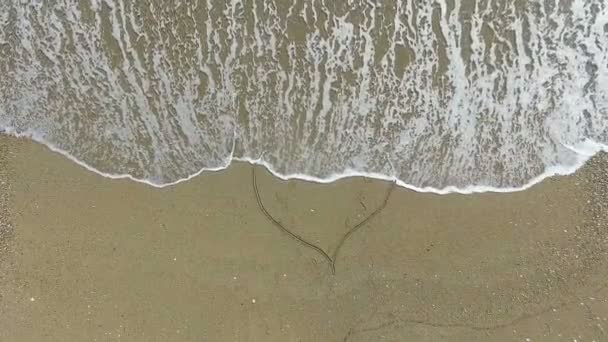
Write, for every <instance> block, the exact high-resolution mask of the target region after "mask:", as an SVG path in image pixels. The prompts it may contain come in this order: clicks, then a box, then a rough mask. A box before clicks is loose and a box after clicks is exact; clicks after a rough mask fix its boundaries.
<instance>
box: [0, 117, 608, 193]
mask: <svg viewBox="0 0 608 342" xmlns="http://www.w3.org/2000/svg"><path fill="white" fill-rule="evenodd" d="M2 134H4V135H5V136H7V137H14V138H17V139H28V140H30V141H32V142H35V143H37V144H40V145H42V146H44V147H45V148H47V149H48V150H50V151H52V152H54V153H57V154H59V155H61V156H63V157H64V158H66V159H68V160H70V161H71V162H73V163H75V164H77V165H78V166H80V167H81V168H83V169H85V170H87V171H89V172H92V173H95V174H97V175H99V176H102V177H105V178H108V179H114V180H119V179H128V180H130V181H133V182H136V183H141V184H145V185H148V186H151V187H154V188H161V189H162V188H166V187H171V186H175V185H177V184H180V183H183V182H187V181H190V180H192V179H194V178H196V177H198V176H201V175H203V174H205V173H212V172H219V171H224V170H226V169H228V168H230V167H231V166H232V165H233V164H234V163H235V162H237V163H248V164H251V165H254V166H263V167H264V168H265V169H266V170H267V171H268V172H270V173H271V174H272V175H273V176H275V177H277V178H279V179H281V180H285V181H288V180H299V181H307V182H312V183H317V184H329V183H334V182H337V181H340V180H343V179H349V178H357V177H363V178H369V179H373V180H377V181H388V182H393V181H395V182H396V184H397V185H398V186H399V187H401V188H404V189H408V190H412V191H416V192H421V193H433V194H438V195H446V194H452V193H456V194H464V195H468V194H476V193H510V192H518V191H525V190H527V189H530V188H531V187H533V186H535V185H537V184H539V183H541V182H542V181H544V180H546V179H549V178H552V177H556V176H568V175H572V174H574V173H575V172H576V171H577V170H579V169H581V168H582V167H584V166H585V164H586V163H587V162H588V161H589V160H590V159H591V158H593V157H594V156H596V155H598V154H599V153H608V146H606V145H603V144H600V143H597V142H590V141H588V142H585V143H584V144H583V145H584V146H585V147H584V148H575V147H572V146H565V147H566V148H568V149H569V150H571V151H573V152H574V153H576V154H577V161H576V162H575V163H574V165H571V166H552V167H548V168H546V169H545V171H544V172H543V173H542V174H540V175H538V176H536V177H534V178H532V179H530V180H529V181H528V182H527V183H525V184H524V185H522V186H520V187H504V188H497V187H493V186H488V185H468V186H466V187H457V186H451V185H450V186H446V187H443V188H434V187H419V186H415V185H412V184H408V183H405V182H403V181H402V180H400V179H397V178H395V177H388V176H386V175H384V174H380V173H371V172H367V173H366V172H359V171H356V170H351V169H347V170H345V171H344V172H343V173H341V174H335V175H331V176H328V177H326V178H318V177H314V176H309V175H305V174H299V173H296V174H288V175H283V174H281V173H279V172H277V171H276V170H275V169H274V167H273V166H272V165H271V164H269V163H268V162H266V161H263V160H262V159H261V158H258V159H253V158H237V157H234V156H232V153H234V146H233V149H232V152H231V156H230V158H229V159H230V161H229V162H228V163H227V164H226V165H224V166H220V167H216V168H203V169H201V170H199V171H197V172H195V173H193V174H191V175H189V176H187V177H184V178H180V179H178V180H176V181H172V182H169V183H161V184H158V183H154V182H152V181H150V180H147V179H141V178H137V177H134V176H132V175H130V174H114V173H107V172H103V171H100V170H98V169H97V168H95V167H93V166H91V165H89V164H87V163H86V162H84V161H82V160H80V159H78V158H76V157H74V156H73V155H71V154H70V153H69V152H67V151H65V150H63V149H61V148H59V147H57V146H56V145H54V144H52V143H50V142H48V141H46V140H45V139H44V138H42V137H40V136H39V135H38V134H34V133H31V132H26V133H18V132H16V131H15V130H14V129H7V128H5V129H4V130H0V137H1V136H2Z"/></svg>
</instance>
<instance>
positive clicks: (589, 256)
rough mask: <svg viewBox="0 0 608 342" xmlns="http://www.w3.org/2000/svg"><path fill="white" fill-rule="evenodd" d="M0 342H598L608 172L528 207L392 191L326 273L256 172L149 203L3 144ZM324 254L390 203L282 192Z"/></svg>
mask: <svg viewBox="0 0 608 342" xmlns="http://www.w3.org/2000/svg"><path fill="white" fill-rule="evenodd" d="M0 154H1V155H0V182H1V189H0V199H1V201H0V202H1V203H0V209H1V210H2V212H1V213H0V232H1V235H0V241H1V248H0V340H2V341H349V342H354V341H574V340H576V341H598V342H599V341H606V340H608V331H607V330H608V288H606V286H607V285H608V283H607V279H608V225H607V223H608V207H607V204H608V172H607V171H608V162H607V160H608V159H607V158H606V156H598V157H596V158H594V159H593V160H592V161H590V162H589V163H588V164H587V165H586V166H585V167H584V168H583V169H581V170H579V171H578V172H577V173H576V174H575V175H572V176H566V177H555V178H552V179H548V180H545V181H544V182H542V183H540V184H538V185H536V186H534V187H533V188H531V189H528V190H526V191H521V192H516V193H505V194H496V193H483V194H474V195H458V194H452V195H441V196H439V195H434V194H426V193H416V192H412V191H409V190H406V189H402V188H397V189H395V190H394V191H393V193H392V195H391V197H390V199H389V202H388V204H387V206H386V207H385V209H384V210H383V211H382V212H380V213H379V214H378V215H377V216H376V217H374V219H373V220H371V221H370V222H369V223H368V224H366V225H365V226H363V227H362V228H361V229H360V230H359V231H357V232H356V233H355V234H353V235H352V236H351V237H350V238H349V239H348V240H347V241H346V243H345V244H344V245H343V247H342V249H341V251H340V254H339V256H338V259H337V262H336V274H335V275H332V273H331V270H330V268H329V267H328V264H327V262H326V261H325V260H324V259H323V258H321V257H320V256H319V255H318V254H317V253H315V252H314V251H312V250H311V249H309V248H306V247H304V246H302V245H301V244H298V243H297V242H296V241H294V240H293V239H291V238H289V237H288V236H286V234H284V233H282V232H281V231H280V230H278V229H277V227H275V226H274V225H273V224H272V223H271V222H270V221H269V220H268V219H267V218H266V217H265V216H264V215H263V214H262V213H261V212H260V209H259V208H258V206H257V203H256V199H255V196H254V193H253V191H252V184H251V168H252V166H251V165H248V164H234V165H233V166H231V167H230V168H229V169H227V170H225V171H221V172H212V173H205V174H202V175H200V176H198V177H196V178H194V179H192V180H190V181H187V182H184V183H180V184H178V185H175V186H171V187H168V188H163V189H157V188H153V187H150V186H146V185H144V184H139V183H135V182H133V181H129V180H111V179H106V178H103V177H101V176H99V175H97V174H94V173H91V172H89V171H87V170H85V169H83V168H81V167H79V166H78V165H76V164H74V163H72V162H70V161H69V160H67V159H66V158H64V157H62V156H60V155H58V154H56V153H53V152H51V151H49V150H48V149H47V148H46V147H44V146H42V145H39V144H36V143H32V142H30V141H28V140H24V139H16V138H11V137H0ZM256 172H257V175H258V182H259V190H260V195H261V197H262V198H263V199H264V203H265V205H266V206H267V208H268V210H269V212H271V213H272V214H273V215H274V216H275V217H276V218H277V219H278V220H280V221H281V222H282V223H283V224H284V225H285V226H288V227H290V229H293V231H294V232H296V233H297V234H299V235H301V236H302V237H305V238H306V239H307V240H309V241H312V242H314V243H315V244H317V245H318V246H319V247H321V248H322V249H324V250H325V251H327V253H328V254H331V253H332V252H333V250H334V249H335V248H336V246H337V244H338V241H340V239H341V237H342V236H343V235H344V234H345V232H347V231H348V229H349V228H350V227H352V225H353V224H355V223H356V222H358V221H359V220H361V219H362V218H364V217H365V216H366V215H368V214H369V213H370V212H372V211H373V210H374V209H375V207H376V206H378V205H379V204H380V203H381V202H382V200H383V198H384V196H385V193H386V191H387V189H388V187H389V186H390V184H389V183H386V182H378V181H373V180H369V179H363V178H351V179H345V180H341V181H338V182H335V183H331V184H313V183H307V182H302V181H282V180H279V179H276V178H275V177H273V176H272V175H270V174H269V173H268V172H266V170H264V169H262V168H258V169H257V171H256Z"/></svg>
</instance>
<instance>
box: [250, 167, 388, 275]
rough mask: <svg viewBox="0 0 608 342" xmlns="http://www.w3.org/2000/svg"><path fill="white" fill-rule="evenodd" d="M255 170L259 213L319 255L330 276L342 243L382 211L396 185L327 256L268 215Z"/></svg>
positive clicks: (253, 180)
mask: <svg viewBox="0 0 608 342" xmlns="http://www.w3.org/2000/svg"><path fill="white" fill-rule="evenodd" d="M255 169H256V167H255V166H254V165H252V167H251V183H252V188H253V193H254V194H255V199H256V201H257V203H258V207H259V208H260V211H261V212H262V213H263V214H264V216H266V218H267V219H268V220H269V221H270V222H272V224H274V225H275V226H276V227H277V228H279V230H281V232H283V233H285V234H286V235H287V236H289V237H291V238H292V239H294V240H296V241H297V242H299V243H300V244H302V245H303V246H304V247H307V248H309V249H312V250H313V251H315V252H316V253H317V254H319V255H320V256H321V257H323V259H325V260H326V261H327V263H328V264H329V267H330V269H331V274H332V275H335V274H336V260H337V259H338V254H339V252H340V249H341V248H342V246H343V245H344V243H345V242H346V241H347V240H348V239H349V238H350V237H351V236H352V235H353V234H354V233H355V232H357V231H358V230H359V229H360V228H361V227H363V226H364V225H366V224H367V223H368V222H370V221H371V220H372V219H373V218H374V217H376V216H377V215H378V214H379V213H380V212H381V211H382V210H384V208H385V207H386V205H387V204H388V200H389V198H390V196H391V194H392V193H393V190H394V189H395V185H396V184H397V182H396V181H393V182H391V185H390V187H389V188H388V190H387V191H386V195H385V196H384V200H383V201H382V203H381V204H380V205H379V206H378V207H377V208H376V209H375V210H374V211H372V212H371V213H370V214H369V215H367V217H365V218H364V219H363V220H361V221H359V223H357V224H356V225H354V226H353V227H352V228H350V229H349V230H348V231H347V232H346V233H345V234H344V235H343V236H342V238H341V239H340V241H339V242H338V245H337V246H336V248H335V250H334V252H333V254H332V256H329V254H328V253H327V252H325V251H324V250H323V248H321V247H319V246H317V245H315V244H314V243H312V242H309V241H307V240H306V239H304V238H303V237H301V236H300V235H298V234H296V233H294V232H292V231H291V230H289V229H288V228H286V227H285V226H284V225H283V224H282V223H281V222H280V221H279V220H277V219H276V218H275V217H274V216H272V214H270V212H269V211H268V210H267V209H266V207H265V206H264V202H263V201H262V197H261V196H260V191H259V188H258V183H257V178H256V172H255Z"/></svg>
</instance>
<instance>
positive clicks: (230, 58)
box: [0, 0, 608, 192]
mask: <svg viewBox="0 0 608 342" xmlns="http://www.w3.org/2000/svg"><path fill="white" fill-rule="evenodd" d="M0 28H1V29H0V75H1V78H0V126H1V127H3V129H4V130H5V131H9V132H13V133H15V134H22V135H28V136H30V137H32V138H34V139H36V140H38V141H40V142H43V143H45V144H47V145H49V146H51V147H52V148H54V149H56V150H60V151H63V152H64V154H66V155H68V156H71V157H72V158H73V159H74V160H77V161H80V162H81V163H83V164H86V165H88V166H89V167H90V168H94V169H95V170H97V171H99V172H102V173H105V174H107V175H108V176H111V175H130V176H131V177H133V178H136V179H139V180H145V181H147V182H149V183H152V184H155V185H163V184H168V183H171V182H175V181H179V180H180V179H183V178H187V177H188V176H191V175H193V174H195V173H197V172H199V171H200V170H204V169H218V168H223V167H226V166H227V165H228V164H229V163H230V162H231V161H232V160H234V159H237V160H247V161H255V162H258V163H262V164H265V165H266V166H268V167H269V168H270V169H271V170H273V172H275V173H276V174H278V175H279V176H283V177H292V176H296V177H300V178H307V179H312V180H317V181H329V180H333V179H336V178H339V177H342V176H347V175H353V174H363V175H370V176H374V177H378V178H397V179H399V181H400V184H402V185H405V186H411V187H415V188H425V189H424V190H435V191H440V190H441V189H443V190H444V191H446V190H456V191H465V192H466V191H474V190H496V191H501V190H511V189H515V188H521V187H525V186H526V185H529V184H531V183H532V182H536V181H538V180H540V179H542V178H543V177H544V176H548V175H551V174H555V173H568V172H572V171H573V170H574V169H576V168H577V167H579V166H580V165H581V164H582V162H584V161H585V160H586V159H587V158H588V157H589V156H590V155H592V154H593V153H595V152H597V151H599V150H601V149H606V145H607V144H608V50H607V49H608V0H560V1H558V0H526V1H524V0H522V1H512V0H477V1H475V0H460V1H459V0H433V1H431V0H424V1H423V0H404V1H397V0H395V1H371V0H369V1H360V0H348V1H333V0H310V1H303V0H291V1H290V0H259V1H254V0H233V1H211V0H207V1H206V2H205V1H161V0H156V1H150V0H146V1H143V0H132V1H126V0H124V1H123V0H114V1H113V0H81V1H76V0H72V1H69V0H57V1H18V0H4V1H2V2H0Z"/></svg>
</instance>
